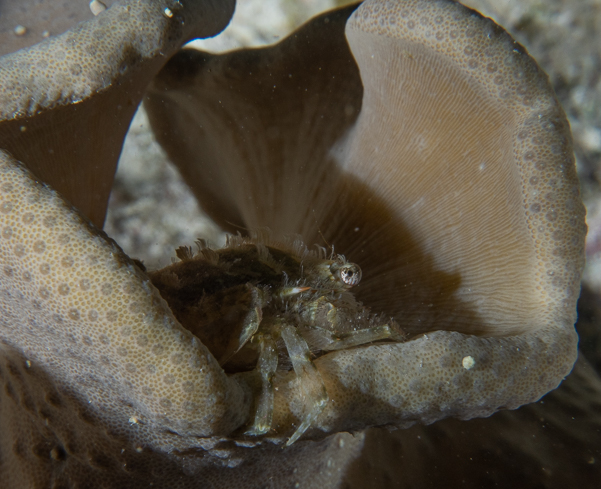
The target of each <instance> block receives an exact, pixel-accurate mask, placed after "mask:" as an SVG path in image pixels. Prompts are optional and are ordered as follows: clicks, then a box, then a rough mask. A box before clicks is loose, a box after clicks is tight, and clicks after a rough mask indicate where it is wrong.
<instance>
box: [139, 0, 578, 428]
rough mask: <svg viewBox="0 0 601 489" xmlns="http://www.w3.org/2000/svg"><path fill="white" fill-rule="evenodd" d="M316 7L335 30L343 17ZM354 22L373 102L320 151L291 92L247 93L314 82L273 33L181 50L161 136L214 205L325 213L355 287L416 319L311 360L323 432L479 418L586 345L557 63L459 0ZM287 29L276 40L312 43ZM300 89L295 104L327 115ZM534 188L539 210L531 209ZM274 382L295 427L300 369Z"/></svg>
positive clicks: (238, 211)
mask: <svg viewBox="0 0 601 489" xmlns="http://www.w3.org/2000/svg"><path fill="white" fill-rule="evenodd" d="M340 15H341V16H342V13H340ZM347 15H348V14H347ZM319 21H321V22H324V24H327V25H328V29H331V30H333V29H335V28H336V26H337V22H340V19H336V17H335V15H332V16H331V17H330V16H327V15H326V16H323V18H322V19H319ZM315 22H316V24H317V23H318V20H316V21H315ZM307 31H309V28H307ZM304 35H306V34H305V33H304V32H303V33H299V34H298V35H297V36H296V37H294V38H292V39H303V37H304ZM346 36H347V39H348V41H349V45H350V49H351V52H352V54H353V56H354V58H355V60H356V62H357V65H358V68H359V71H360V73H361V81H362V82H363V87H364V93H363V100H362V105H361V112H360V114H359V116H358V117H357V119H356V121H355V122H354V124H353V125H352V126H351V127H350V129H349V130H348V133H347V134H346V135H344V136H343V137H341V138H340V139H339V140H336V141H334V142H333V143H332V141H329V144H330V147H329V148H328V149H329V151H328V150H325V151H323V148H320V147H319V144H326V143H328V141H327V137H330V135H331V134H332V133H333V132H334V131H331V132H326V131H324V132H323V133H318V135H317V136H316V133H317V131H309V130H308V129H307V128H306V127H305V126H303V125H302V123H299V126H298V128H296V127H295V129H296V130H290V132H289V133H288V132H286V131H285V130H284V129H283V128H284V127H287V124H292V122H291V120H292V119H291V118H288V116H289V114H288V113H287V112H286V110H285V109H284V110H282V113H280V112H278V108H277V107H271V106H264V105H262V104H261V103H260V102H257V103H256V104H253V103H252V101H254V100H258V101H263V100H264V99H266V100H270V97H278V99H277V100H278V101H280V99H281V102H282V104H286V103H288V100H287V99H286V97H285V96H284V95H283V94H282V93H280V92H277V91H276V92H275V93H276V95H273V93H274V92H273V90H274V89H273V86H274V85H275V86H276V87H281V86H282V85H283V84H286V83H289V84H290V86H291V92H290V93H291V95H290V98H291V99H292V98H293V97H297V96H298V97H300V96H301V95H296V94H297V93H303V92H302V88H303V87H304V86H307V87H308V88H307V91H308V93H309V94H310V93H311V89H312V88H313V86H312V85H309V83H308V82H306V81H305V80H304V79H303V78H302V77H301V75H300V74H298V73H296V72H295V71H294V70H295V68H296V66H299V65H301V62H300V61H296V62H294V61H290V60H288V59H287V57H286V56H285V55H284V54H283V53H281V52H278V49H277V47H276V48H267V49H265V53H264V57H265V61H264V62H263V63H262V62H261V61H257V60H260V59H261V58H260V57H259V56H258V54H257V51H254V52H251V53H245V52H239V53H232V54H226V55H223V56H220V57H216V56H211V55H203V54H194V53H191V54H186V53H185V52H184V53H182V54H181V55H178V56H177V57H176V59H175V60H173V62H172V63H170V64H168V65H167V66H166V69H165V70H164V71H163V73H162V74H161V75H159V80H158V81H157V82H156V84H155V85H154V87H152V89H151V94H150V100H149V102H150V103H149V111H150V113H151V119H152V118H153V117H154V120H155V122H156V121H158V122H156V127H157V128H158V129H157V137H158V138H159V139H160V140H161V141H162V142H163V143H164V144H165V145H166V147H167V150H168V151H169V153H170V155H171V156H172V158H173V160H174V161H176V163H177V164H178V165H180V167H181V168H182V172H183V173H184V174H187V175H192V176H194V175H198V177H197V179H198V180H201V179H202V176H203V175H210V177H211V178H210V181H211V184H212V185H213V186H215V185H217V186H219V188H221V187H222V188H223V189H224V191H223V192H221V193H220V194H219V195H218V196H216V198H217V199H223V206H222V207H223V208H224V209H225V210H224V211H223V216H221V218H222V219H224V220H228V219H231V217H230V216H233V217H234V218H238V219H240V218H241V219H242V224H244V225H246V226H248V227H251V228H252V227H256V226H270V227H272V229H274V231H275V232H276V233H284V232H299V233H301V234H303V236H304V237H305V239H311V238H310V237H307V236H312V237H314V239H315V240H317V239H319V238H318V236H316V234H317V232H316V229H317V227H318V226H316V223H319V225H321V226H323V234H324V235H325V237H326V239H327V240H329V241H330V242H333V243H335V244H336V246H337V250H341V251H342V252H344V253H345V255H346V256H347V258H349V259H351V260H352V261H354V262H357V263H358V264H359V265H360V266H361V267H362V269H363V271H364V277H365V281H364V282H362V285H361V286H360V287H359V288H358V289H359V290H357V294H358V297H359V298H360V300H363V301H364V302H365V304H366V305H368V306H370V307H373V308H374V309H376V310H383V311H385V312H391V313H394V314H395V317H396V319H397V320H398V321H399V323H400V324H401V325H402V327H406V326H407V327H408V328H410V331H411V332H413V333H414V334H415V335H416V336H415V337H414V339H412V340H411V341H408V342H405V343H400V344H393V345H374V346H369V347H361V348H357V349H353V350H347V351H340V352H333V353H330V354H328V355H325V356H324V357H322V358H319V359H317V361H316V365H317V367H318V369H319V370H320V372H321V375H322V376H323V378H324V381H325V383H326V387H327V390H328V393H329V394H330V396H331V399H332V402H330V403H329V404H328V405H327V406H326V408H325V409H324V411H323V413H322V415H321V416H320V418H319V419H318V420H317V423H316V425H315V426H316V429H315V430H314V431H313V434H314V435H316V434H317V433H318V432H319V430H320V429H321V430H323V431H331V430H343V429H349V427H352V428H355V429H358V428H362V427H365V426H369V425H373V424H385V423H395V424H402V425H406V424H408V423H411V422H414V421H422V422H426V423H429V422H433V421H435V420H438V419H441V418H444V417H446V416H449V415H454V416H458V417H461V418H470V417H477V416H488V415H490V414H491V413H493V412H495V411H496V410H497V409H499V408H517V407H518V406H520V405H522V404H524V403H527V402H532V401H534V400H536V399H538V398H540V396H542V395H543V394H544V393H546V392H548V391H549V390H551V389H553V388H555V387H556V386H557V385H558V384H559V383H560V382H561V380H562V379H563V378H564V376H565V375H567V374H568V373H569V372H570V370H571V368H572V365H573V363H574V361H575V358H576V343H577V336H576V333H575V331H574V328H573V324H574V321H575V300H576V295H577V290H578V284H579V278H580V272H581V269H582V265H583V239H584V233H585V229H586V228H585V226H584V209H583V206H582V204H581V203H580V200H579V195H578V184H577V180H576V174H575V169H574V164H573V155H572V149H571V138H570V134H569V127H568V124H567V121H566V120H565V115H564V114H563V111H562V110H561V108H560V106H559V105H558V102H557V100H556V98H555V96H554V95H553V92H552V89H551V87H550V85H549V83H548V80H547V77H546V76H545V75H544V74H543V73H542V72H541V71H540V69H539V68H538V67H537V65H536V63H535V62H534V61H533V60H532V59H531V58H530V57H529V56H528V55H527V54H526V53H525V51H524V49H523V48H521V47H520V46H519V45H517V44H516V43H515V42H514V41H513V40H512V39H511V38H510V37H509V35H508V34H507V33H505V31H503V30H502V29H501V28H500V27H498V26H496V25H495V24H494V23H492V22H491V21H490V20H488V19H484V18H482V17H481V16H479V15H477V14H475V13H474V12H472V11H470V10H467V9H465V8H463V7H462V6H460V5H458V4H455V3H453V2H447V1H436V2H387V1H381V2H375V1H374V2H366V3H364V4H362V5H361V6H360V7H359V8H358V9H357V10H356V11H355V12H354V14H353V15H351V17H350V18H349V20H348V22H347V24H346ZM292 39H288V40H287V41H285V42H288V43H289V46H290V48H289V49H290V52H291V53H292V54H293V55H294V56H298V57H299V58H301V55H300V54H299V51H300V48H298V47H296V46H294V48H295V49H293V47H292V46H293V40H292ZM285 42H284V43H282V46H284V45H285ZM300 42H301V41H299V43H300ZM282 50H283V48H282ZM301 52H302V51H301ZM318 52H319V51H318ZM320 56H324V55H323V54H322V53H320ZM341 56H344V53H341ZM326 59H327V58H326ZM251 61H254V62H255V63H256V64H255V65H253V69H252V77H250V76H249V77H248V78H246V77H245V76H243V75H244V73H245V70H244V67H245V66H246V65H245V63H250V62H251ZM485 61H486V62H485ZM195 63H197V64H195ZM315 63H316V66H320V63H323V64H325V61H324V59H323V58H318V59H317V60H316V62H315ZM347 68H348V69H347V72H345V76H344V77H341V76H339V77H338V78H340V79H343V80H344V83H348V84H349V85H352V80H353V79H354V78H353V77H355V76H356V72H353V70H352V69H351V67H350V65H347ZM170 70H172V71H170ZM238 70H240V72H238ZM288 70H290V71H288ZM274 73H276V74H281V76H282V78H286V77H291V79H292V80H293V81H292V82H288V81H284V80H279V79H278V78H277V77H276V76H275V75H274ZM178 75H179V76H178ZM325 76H326V75H324V77H325ZM272 77H273V79H272ZM331 79H336V78H335V77H329V78H328V81H330V82H331ZM265 80H269V83H267V82H266V81H265ZM294 80H299V81H294ZM303 83H306V84H307V85H303ZM324 84H325V82H324ZM341 86H342V82H341ZM344 86H346V85H344ZM328 89H329V90H330V91H331V93H333V94H336V90H335V88H332V87H330V86H328ZM295 90H298V92H295ZM207 93H210V94H211V96H212V97H214V98H215V99H217V100H223V101H225V102H223V103H222V104H219V105H217V104H215V103H211V101H210V100H207V96H206V94H207ZM231 93H233V95H230V94H231ZM443 95H444V97H443ZM302 96H303V97H304V95H302ZM336 96H337V95H332V96H331V97H330V98H329V99H328V103H329V104H335V103H336V100H337V99H336ZM306 97H307V102H308V103H307V104H306V105H302V108H301V109H298V110H303V111H306V112H307V114H305V113H304V112H303V117H305V118H306V119H303V118H302V117H301V116H299V120H312V119H311V117H314V119H315V120H319V114H320V112H319V110H320V107H319V106H316V107H315V106H313V105H312V104H311V103H312V102H313V100H311V99H310V95H307V96H306ZM294 100H296V98H294ZM342 103H348V101H347V100H342ZM284 106H285V105H284ZM278 107H279V106H278ZM290 107H292V108H296V105H295V104H294V101H293V102H290ZM343 107H344V106H343ZM335 109H339V107H335ZM333 110H334V109H333ZM155 111H156V112H155ZM312 111H314V112H312ZM350 112H351V113H352V106H351V111H350ZM153 114H154V115H153ZM278 117H279V118H278ZM324 117H326V115H324ZM270 118H272V119H270ZM165 121H168V123H165ZM192 121H194V122H195V123H192ZM255 121H256V122H255ZM278 123H279V126H278ZM346 123H348V121H346V120H345V121H343V122H339V124H341V125H342V124H346ZM270 124H272V125H273V126H275V127H280V133H279V135H278V134H276V135H275V136H273V138H274V141H273V144H271V143H270V144H267V143H266V142H265V141H264V140H263V139H261V136H260V135H261V134H262V131H264V128H265V127H269V126H270ZM213 128H217V129H214V130H213ZM223 128H227V131H226V130H225V129H223ZM303 131H307V133H308V134H306V135H305V134H304V133H303ZM170 132H171V134H172V139H171V141H172V142H171V143H170V140H169V133H170ZM166 134H167V136H165V135H166ZM182 134H184V135H185V137H184V138H182V137H181V135H182ZM299 134H302V135H303V137H305V138H306V139H307V141H311V143H314V142H315V143H316V147H317V148H318V149H317V150H314V151H313V152H308V153H306V154H305V153H304V152H302V153H301V156H298V157H297V158H295V159H291V160H288V159H282V157H281V155H282V154H284V155H285V154H287V151H289V152H291V153H292V152H293V150H294V149H299V150H300V149H301V148H303V145H302V144H300V143H299V142H298V138H299V136H298V135H299ZM222 135H223V136H222ZM319 135H323V138H322V139H320V138H319ZM324 140H326V143H324ZM535 146H536V148H538V149H536V151H538V152H539V153H537V154H538V156H537V158H538V159H533V158H534V156H533V153H532V154H531V152H533V151H534V150H535ZM311 147H312V148H313V147H314V146H311ZM272 148H274V149H273V150H272ZM321 151H323V153H321ZM295 154H296V153H295ZM194 155H197V156H196V158H194ZM315 155H318V158H316V157H315ZM542 158H544V162H543V160H542ZM332 159H334V160H335V161H334V163H333V162H332ZM543 166H544V171H543ZM309 169H310V170H309ZM324 169H325V170H324ZM233 174H235V175H239V176H240V177H239V178H235V179H232V178H229V176H230V175H233ZM533 177H534V178H533ZM353 178H355V179H356V180H353ZM190 180H191V182H192V183H193V184H196V180H194V179H193V178H191V179H190ZM354 181H358V182H360V184H359V185H355V184H354ZM324 182H327V185H325V184H324ZM353 185H355V186H353ZM198 186H199V187H201V188H202V184H198ZM272 187H273V188H272ZM282 188H284V189H285V190H284V191H282V190H281V189H282ZM299 189H300V190H299ZM541 199H543V200H544V202H543V200H541ZM249 202H250V203H251V205H249V204H248V203H249ZM291 202H292V203H293V205H290V203H291ZM301 203H304V205H301ZM536 203H539V205H540V206H541V210H544V216H547V217H545V219H546V220H545V221H544V222H543V221H536V220H533V219H535V218H533V217H532V206H533V205H534V204H536ZM543 204H544V205H543ZM535 208H536V206H535ZM232 209H233V210H232ZM307 209H309V210H310V211H312V214H311V218H306V216H305V214H304V213H305V212H307ZM307 213H309V212H307ZM216 214H217V216H219V212H216ZM555 216H557V218H556V219H553V218H554V217H555ZM548 217H551V219H548ZM226 218H227V219H226ZM234 222H235V221H234ZM374 223H375V224H374ZM295 226H296V227H295ZM303 226H304V227H303ZM399 237H400V238H399ZM440 329H442V330H447V331H436V330H440ZM470 333H472V334H473V335H472V334H470ZM276 385H277V387H278V390H277V391H276V406H277V409H276V413H275V420H274V425H276V426H277V430H278V432H280V433H286V432H287V431H289V430H290V429H291V428H289V426H291V425H293V424H294V423H295V422H297V420H298V419H299V418H300V416H301V413H302V408H303V403H302V398H303V397H302V390H301V387H300V386H299V385H298V383H297V381H296V380H295V379H294V378H291V377H282V378H279V379H276Z"/></svg>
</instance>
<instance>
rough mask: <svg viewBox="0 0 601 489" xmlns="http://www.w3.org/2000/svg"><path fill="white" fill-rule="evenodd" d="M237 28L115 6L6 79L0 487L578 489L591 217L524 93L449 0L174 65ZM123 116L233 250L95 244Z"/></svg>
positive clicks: (184, 11) (592, 377)
mask: <svg viewBox="0 0 601 489" xmlns="http://www.w3.org/2000/svg"><path fill="white" fill-rule="evenodd" d="M233 8H234V2H233V1H228V2H225V1H217V0H204V1H202V0H196V1H192V0H187V1H186V0H180V1H172V0H135V1H134V0H132V1H128V2H116V3H115V4H114V5H112V6H111V7H110V8H108V9H102V8H100V9H96V11H95V14H96V15H95V17H93V18H91V19H89V20H87V21H85V22H83V23H80V24H77V25H75V26H73V27H71V29H69V30H68V31H67V32H65V33H64V34H61V35H59V36H56V37H50V38H48V39H45V40H43V41H42V42H41V43H39V44H35V45H33V46H31V47H26V48H23V49H21V50H19V51H17V52H14V53H10V54H5V55H4V56H2V57H1V58H0V80H1V88H0V148H1V151H0V475H1V477H2V484H3V487H10V488H15V489H21V488H56V489H58V488H137V487H140V488H142V487H150V486H152V487H161V488H186V489H187V488H238V487H240V488H242V487H244V488H262V487H270V488H288V487H289V488H293V487H296V488H314V487H319V488H363V487H382V488H391V487H394V488H409V487H412V488H415V487H420V488H421V487H502V488H505V487H506V488H513V487H544V488H563V487H569V486H580V487H595V484H597V483H598V481H599V480H601V470H600V460H601V418H600V414H599V413H601V380H600V379H599V375H598V374H597V373H596V372H595V371H594V369H592V368H591V367H590V365H589V364H588V363H587V362H586V360H584V359H583V358H578V349H577V343H578V337H577V334H576V332H575V329H574V323H575V321H576V301H577V299H578V295H579V289H580V279H581V273H582V268H583V266H584V239H585V235H586V225H585V222H584V218H585V210H584V206H583V204H582V201H581V198H580V193H579V184H578V180H577V176H576V171H575V164H574V155H573V148H572V137H571V133H570V126H569V123H568V121H567V119H566V115H565V113H564V111H563V109H562V108H561V106H560V104H559V102H558V100H557V98H556V96H555V94H554V91H553V88H552V87H551V85H550V82H549V80H548V77H547V75H546V74H545V73H544V72H543V71H542V70H541V69H540V68H539V67H538V65H537V64H536V62H535V61H534V60H533V59H532V58H531V57H530V56H529V55H528V54H527V52H526V50H525V48H524V47H522V46H521V45H520V44H518V43H517V42H516V41H514V40H513V39H512V38H511V36H510V35H509V34H507V32H505V31H504V30H503V29H502V28H501V27H499V26H498V25H496V24H495V23H494V22H493V21H491V20H490V19H487V18H484V17H483V16H481V15H480V14H478V13H477V12H475V11H473V10H470V9H468V8H465V7H463V6H462V5H460V4H458V3H455V2H453V1H451V0H430V1H429V0H367V1H365V2H364V3H362V4H360V5H353V6H349V7H344V8H341V9H337V10H333V11H331V12H326V13H324V14H322V15H320V16H318V17H315V18H314V19H312V20H310V21H309V22H308V23H306V24H305V25H303V26H302V27H300V28H299V29H298V30H297V31H295V32H293V33H292V34H291V35H290V36H289V37H287V38H286V39H284V40H282V41H281V42H279V43H277V44H274V45H272V46H269V47H265V48H260V49H243V50H239V51H233V52H230V53H225V54H221V55H216V54H211V53H206V52H202V51H197V50H193V49H183V50H180V49H179V48H180V46H181V45H182V44H183V43H184V42H186V41H188V40H190V39H193V38H196V37H209V36H212V35H215V34H217V33H218V32H220V31H221V30H222V29H223V28H224V27H225V25H226V24H227V22H228V21H229V19H230V17H231V15H232V12H233ZM78 15H79V14H78ZM77 18H80V17H77ZM82 18H83V17H82ZM34 20H35V19H32V22H34ZM44 22H47V20H44V21H40V23H39V25H40V26H41V25H46V24H44ZM32 25H33V24H32ZM143 99H144V104H145V108H146V110H147V112H148V116H149V119H150V122H151V125H152V130H153V131H154V134H155V137H156V139H157V140H158V141H159V142H160V144H161V145H162V146H163V147H164V149H165V150H166V152H167V154H168V156H169V158H170V159H171V161H172V162H173V163H174V165H175V166H176V167H177V168H178V170H179V172H180V173H181V175H182V176H183V177H184V179H185V180H186V183H187V184H188V185H189V186H190V188H191V189H192V191H193V192H194V195H195V196H196V198H197V200H198V202H199V203H200V205H201V207H202V208H203V210H204V211H205V212H206V213H207V214H208V215H209V216H211V218H212V219H213V220H214V221H215V222H216V223H217V224H219V225H220V226H221V227H222V228H223V229H225V230H228V231H230V232H232V231H236V230H238V229H247V230H251V232H250V233H249V234H250V235H249V236H236V237H231V238H230V240H229V242H228V244H227V245H226V247H225V248H223V249H211V248H210V247H207V246H206V245H205V243H204V242H202V241H199V246H198V251H196V252H194V251H193V250H190V249H188V248H185V247H182V248H180V249H179V250H178V253H177V254H178V257H179V258H180V261H179V262H177V263H174V264H173V265H171V266H170V267H167V268H165V269H164V270H159V271H154V270H151V271H148V272H147V271H146V270H143V267H142V266H141V265H140V263H139V262H137V261H134V260H132V259H130V258H129V257H128V256H127V255H126V254H125V253H123V251H122V250H121V249H120V248H119V246H118V245H117V244H116V243H115V242H114V241H112V240H111V239H110V238H108V237H107V236H106V234H104V233H103V232H102V231H101V230H100V227H101V226H102V224H103V222H104V216H105V212H106V207H107V201H108V195H109V191H110V188H111V185H112V181H113V175H114V171H115V167H116V163H117V158H118V155H119V152H120V148H121V145H122V143H123V138H124V136H125V133H126V130H127V127H128V126H129V123H130V121H131V117H132V116H133V113H134V111H135V109H136V108H137V106H138V105H139V103H140V101H142V100H143ZM266 228H269V230H270V231H269V232H266V231H263V230H264V229H266ZM315 243H317V244H319V245H320V246H322V247H321V248H320V247H319V246H318V247H317V248H314V247H313V244H315ZM326 247H327V248H328V249H327V250H326V249H325V248H326ZM332 248H333V249H332ZM334 250H335V252H334ZM577 358H578V360H577ZM564 379H565V380H564ZM560 384H561V385H560ZM558 386H559V387H558ZM543 396H544V397H543ZM518 408H519V409H518Z"/></svg>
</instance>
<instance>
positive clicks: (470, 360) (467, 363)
mask: <svg viewBox="0 0 601 489" xmlns="http://www.w3.org/2000/svg"><path fill="white" fill-rule="evenodd" d="M461 363H462V365H463V368H464V369H466V370H469V369H471V368H473V367H474V365H476V360H474V357H472V356H469V355H468V356H467V357H463V360H462V361H461Z"/></svg>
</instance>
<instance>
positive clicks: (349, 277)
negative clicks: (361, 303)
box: [330, 263, 361, 288]
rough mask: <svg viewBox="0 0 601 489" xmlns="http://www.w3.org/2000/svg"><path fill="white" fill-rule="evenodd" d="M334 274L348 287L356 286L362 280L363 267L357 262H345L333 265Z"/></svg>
mask: <svg viewBox="0 0 601 489" xmlns="http://www.w3.org/2000/svg"><path fill="white" fill-rule="evenodd" d="M330 269H331V271H332V274H333V275H334V276H335V277H336V278H337V279H338V280H340V281H341V282H342V283H343V284H344V285H346V286H347V287H349V288H350V287H354V286H355V285H357V284H358V283H359V282H360V281H361V268H359V265H356V264H355V263H345V264H344V265H338V264H336V265H332V266H331V267H330Z"/></svg>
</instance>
